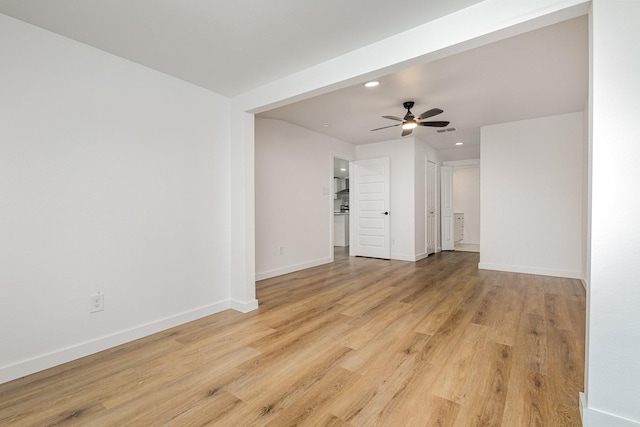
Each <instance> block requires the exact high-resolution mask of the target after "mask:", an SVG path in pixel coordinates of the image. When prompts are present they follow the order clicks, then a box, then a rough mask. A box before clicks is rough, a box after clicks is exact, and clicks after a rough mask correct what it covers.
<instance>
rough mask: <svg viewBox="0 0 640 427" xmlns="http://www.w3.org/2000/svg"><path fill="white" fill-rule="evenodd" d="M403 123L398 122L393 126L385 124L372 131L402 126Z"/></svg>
mask: <svg viewBox="0 0 640 427" xmlns="http://www.w3.org/2000/svg"><path fill="white" fill-rule="evenodd" d="M401 124H402V123H398V124H397V125H391V126H383V127H381V128H375V129H371V131H374V130H380V129H386V128H394V127H396V126H400V125H401Z"/></svg>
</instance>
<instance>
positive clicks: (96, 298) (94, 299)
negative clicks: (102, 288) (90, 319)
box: [89, 292, 104, 313]
mask: <svg viewBox="0 0 640 427" xmlns="http://www.w3.org/2000/svg"><path fill="white" fill-rule="evenodd" d="M89 300H90V305H89V313H97V312H98V311H102V310H104V294H103V293H102V292H98V293H96V294H93V295H91V297H89Z"/></svg>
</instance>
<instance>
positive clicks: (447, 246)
mask: <svg viewBox="0 0 640 427" xmlns="http://www.w3.org/2000/svg"><path fill="white" fill-rule="evenodd" d="M440 183H441V184H440V199H441V200H440V202H441V206H442V250H443V251H452V250H453V225H454V224H453V168H452V167H451V166H442V167H441V168H440Z"/></svg>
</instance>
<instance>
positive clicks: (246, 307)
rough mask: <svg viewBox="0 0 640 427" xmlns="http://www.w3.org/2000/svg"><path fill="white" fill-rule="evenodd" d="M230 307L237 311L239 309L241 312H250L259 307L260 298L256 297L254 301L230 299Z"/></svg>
mask: <svg viewBox="0 0 640 427" xmlns="http://www.w3.org/2000/svg"><path fill="white" fill-rule="evenodd" d="M229 304H230V308H232V309H234V310H235V311H239V312H240V313H248V312H250V311H253V310H255V309H257V308H258V300H257V299H254V300H253V301H248V302H242V301H236V300H234V299H232V300H229Z"/></svg>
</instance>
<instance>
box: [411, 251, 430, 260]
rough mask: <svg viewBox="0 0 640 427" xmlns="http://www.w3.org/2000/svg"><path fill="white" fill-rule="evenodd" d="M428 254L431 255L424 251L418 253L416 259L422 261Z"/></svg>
mask: <svg viewBox="0 0 640 427" xmlns="http://www.w3.org/2000/svg"><path fill="white" fill-rule="evenodd" d="M428 256H429V254H428V253H426V252H423V253H421V254H418V255H416V256H415V259H414V261H420V260H421V259H425V258H426V257H428Z"/></svg>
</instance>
